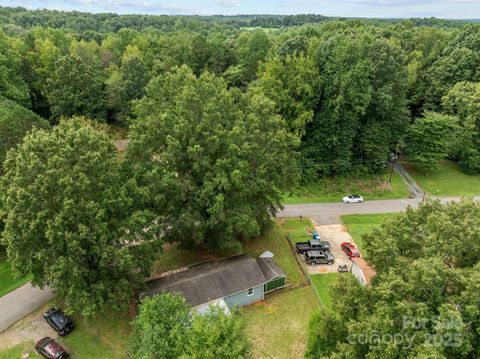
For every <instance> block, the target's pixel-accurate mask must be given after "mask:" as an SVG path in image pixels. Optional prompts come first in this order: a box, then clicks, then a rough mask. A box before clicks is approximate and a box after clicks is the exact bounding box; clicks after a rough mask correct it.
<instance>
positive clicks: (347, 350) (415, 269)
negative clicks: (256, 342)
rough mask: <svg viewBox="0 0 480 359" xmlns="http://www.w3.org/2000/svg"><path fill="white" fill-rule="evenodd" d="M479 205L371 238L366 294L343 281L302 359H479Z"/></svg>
mask: <svg viewBox="0 0 480 359" xmlns="http://www.w3.org/2000/svg"><path fill="white" fill-rule="evenodd" d="M479 215H480V205H479V204H478V203H475V202H473V201H472V200H463V201H462V202H461V203H452V204H449V205H442V204H440V203H439V202H431V203H427V204H424V205H422V206H420V208H419V209H418V210H413V209H408V210H407V211H406V212H405V213H402V214H398V215H395V216H393V217H392V218H389V219H387V220H386V221H385V222H384V224H383V225H381V226H380V227H378V228H376V229H373V230H371V231H370V232H368V233H367V234H366V235H365V237H364V241H365V243H366V248H365V250H366V252H367V253H368V260H369V263H371V264H372V265H373V266H374V267H375V270H376V272H377V274H376V276H375V278H374V280H373V281H372V284H371V286H367V287H362V286H360V285H359V284H358V282H357V281H356V279H354V278H353V277H352V276H341V277H340V280H339V281H338V282H337V284H336V285H335V287H334V289H333V295H334V296H335V301H334V312H332V313H321V315H320V314H318V315H316V316H315V317H314V318H313V319H312V322H311V326H310V341H309V348H308V352H307V355H306V357H307V358H319V357H322V358H353V359H354V358H380V359H381V358H385V359H387V358H389V359H391V358H444V359H448V358H452V359H453V358H455V359H456V358H472V359H473V358H477V357H478V356H479V355H480V352H479V347H478V341H479V340H480V338H479V323H480V321H479V319H480V311H479V308H480V299H479V297H478V291H479V289H480V287H479V283H480V281H479V280H480V254H479V253H480V250H479V249H480V248H479V246H480V242H479V240H478V238H479V232H480V225H479V222H478V218H479Z"/></svg>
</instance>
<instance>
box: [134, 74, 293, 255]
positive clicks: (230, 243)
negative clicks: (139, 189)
mask: <svg viewBox="0 0 480 359" xmlns="http://www.w3.org/2000/svg"><path fill="white" fill-rule="evenodd" d="M136 115H137V117H138V119H137V120H136V122H135V123H134V124H133V125H132V128H131V133H130V139H131V142H130V144H129V146H128V151H127V157H128V159H129V161H131V162H132V163H134V166H135V168H136V170H135V173H136V174H137V176H138V177H139V180H138V181H139V183H141V184H142V185H143V186H145V188H147V189H148V191H149V193H150V195H151V198H152V199H153V203H152V206H153V207H154V208H155V209H156V211H157V213H158V214H159V215H160V216H162V218H163V219H164V221H165V223H167V224H166V227H171V231H170V233H169V237H170V238H171V239H172V240H180V241H183V242H184V243H185V244H200V243H207V244H209V245H211V246H215V247H219V248H222V249H227V248H235V247H237V246H238V242H237V239H240V238H251V237H253V236H256V235H258V234H260V230H261V228H262V227H263V226H264V225H265V224H267V223H269V222H270V218H271V216H272V215H273V214H275V213H276V211H277V208H278V207H279V206H280V200H281V198H282V197H281V196H282V194H281V193H282V191H283V190H285V189H286V188H288V186H289V185H291V183H292V181H293V179H294V172H293V166H294V164H295V163H294V160H293V158H294V156H295V144H296V141H295V138H294V136H293V135H291V134H290V133H289V132H288V131H287V130H286V126H285V122H284V121H283V120H282V118H281V117H280V116H278V115H276V114H275V111H274V104H273V103H272V102H271V101H270V100H268V99H267V98H265V97H264V96H263V95H262V94H261V93H256V92H247V93H241V92H239V91H237V90H228V89H227V86H226V84H225V81H224V80H222V79H221V78H219V77H216V76H214V75H212V74H210V73H204V74H202V75H201V76H200V77H196V76H195V75H194V74H193V72H192V71H191V70H190V69H189V68H187V67H185V66H184V67H181V68H177V69H176V70H175V71H174V72H172V73H170V74H167V75H165V76H163V77H159V78H156V79H154V80H153V81H152V82H151V83H150V84H149V86H148V88H147V95H146V97H144V98H143V99H142V100H140V101H139V102H138V103H137V105H136Z"/></svg>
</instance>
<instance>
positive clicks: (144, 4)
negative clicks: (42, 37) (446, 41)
mask: <svg viewBox="0 0 480 359" xmlns="http://www.w3.org/2000/svg"><path fill="white" fill-rule="evenodd" d="M0 5H2V6H22V7H25V8H28V9H44V8H46V9H56V10H78V11H87V12H115V13H118V14H154V15H159V14H168V15H213V14H223V15H237V14H306V13H308V14H321V15H326V16H347V17H388V18H409V17H430V16H435V17H438V18H450V19H451V18H454V19H474V18H475V19H478V18H480V0H0Z"/></svg>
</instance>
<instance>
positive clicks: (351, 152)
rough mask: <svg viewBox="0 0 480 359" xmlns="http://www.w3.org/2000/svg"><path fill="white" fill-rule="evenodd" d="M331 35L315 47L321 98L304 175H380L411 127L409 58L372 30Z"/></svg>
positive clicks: (334, 30) (335, 30) (306, 145)
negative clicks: (360, 172)
mask: <svg viewBox="0 0 480 359" xmlns="http://www.w3.org/2000/svg"><path fill="white" fill-rule="evenodd" d="M328 30H329V31H327V33H326V34H325V35H323V38H321V39H320V41H316V42H313V41H312V43H311V52H312V53H313V56H314V57H315V60H316V63H317V67H318V69H319V73H320V74H321V77H320V92H321V97H320V101H319V105H318V111H317V112H316V114H315V118H314V121H313V122H312V123H310V124H309V126H307V131H306V135H305V136H304V139H303V143H302V153H303V156H302V161H303V163H304V167H305V168H306V170H305V175H306V176H307V177H312V176H315V175H317V174H319V173H320V174H337V173H345V172H346V171H351V170H352V169H353V168H356V169H357V170H359V169H361V168H363V169H365V170H366V171H378V170H379V169H381V168H382V167H383V166H384V164H385V161H386V159H387V157H388V154H389V153H390V152H391V151H392V150H393V149H394V148H395V146H396V144H397V143H398V141H399V140H400V138H401V136H402V135H403V133H404V132H405V129H406V126H407V123H408V122H407V120H408V117H407V112H406V104H407V102H406V90H407V87H406V85H407V84H406V77H407V76H406V71H405V67H404V65H403V62H404V53H403V51H402V49H401V48H400V47H399V46H398V45H397V44H396V43H395V42H394V41H389V40H388V39H385V38H383V37H381V36H378V35H375V34H370V33H369V32H368V30H367V29H362V28H359V29H352V30H350V29H348V30H346V29H342V27H341V26H340V25H338V24H337V26H336V27H334V26H333V24H332V26H331V29H328Z"/></svg>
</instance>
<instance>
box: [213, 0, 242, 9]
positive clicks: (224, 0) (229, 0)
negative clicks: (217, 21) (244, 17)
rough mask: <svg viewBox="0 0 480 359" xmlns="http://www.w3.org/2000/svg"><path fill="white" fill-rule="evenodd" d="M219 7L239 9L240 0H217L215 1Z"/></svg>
mask: <svg viewBox="0 0 480 359" xmlns="http://www.w3.org/2000/svg"><path fill="white" fill-rule="evenodd" d="M215 2H216V3H217V5H220V6H221V7H239V6H240V0H217V1H215Z"/></svg>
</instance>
